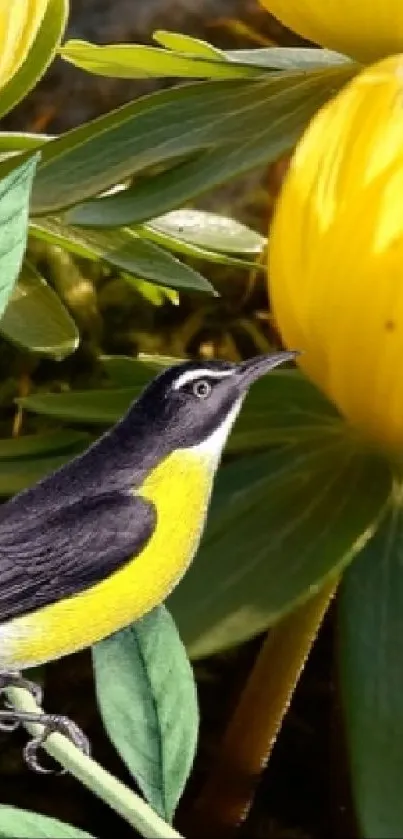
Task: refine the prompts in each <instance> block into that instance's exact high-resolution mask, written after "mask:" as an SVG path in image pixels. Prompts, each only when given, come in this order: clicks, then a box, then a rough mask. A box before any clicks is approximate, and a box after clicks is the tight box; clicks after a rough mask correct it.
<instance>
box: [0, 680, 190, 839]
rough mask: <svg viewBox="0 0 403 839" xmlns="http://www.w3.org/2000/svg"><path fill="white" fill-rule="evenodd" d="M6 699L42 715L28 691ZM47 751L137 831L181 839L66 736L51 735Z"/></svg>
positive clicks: (33, 729)
mask: <svg viewBox="0 0 403 839" xmlns="http://www.w3.org/2000/svg"><path fill="white" fill-rule="evenodd" d="M6 693H7V697H8V699H9V700H10V702H11V703H12V705H13V707H14V708H15V710H16V711H23V712H25V713H34V714H42V713H43V711H42V709H41V708H40V707H39V706H38V705H37V704H36V702H35V700H34V698H33V696H32V695H31V694H30V693H29V691H27V690H25V689H23V688H16V687H10V688H8V689H7V691H6ZM24 725H25V728H26V729H27V730H28V731H29V733H30V734H32V735H33V736H34V737H38V736H40V735H41V734H42V732H43V726H41V725H38V724H37V723H28V722H27V723H24ZM43 748H44V749H45V751H46V752H47V753H48V754H49V755H51V757H53V758H54V759H55V760H57V761H58V762H59V763H60V764H61V766H63V767H64V769H67V770H68V772H70V774H71V775H74V777H75V778H77V780H79V781H81V783H82V784H84V786H86V787H87V788H88V789H89V790H91V792H93V793H95V795H98V797H99V798H102V800H103V801H105V802H106V803H107V804H109V806H110V807H112V809H113V810H115V812H116V813H118V814H119V815H120V816H122V818H124V819H125V820H126V821H127V822H128V823H129V824H130V825H132V827H134V828H136V830H138V831H139V832H140V833H141V834H142V836H145V837H147V839H182V837H181V834H180V833H178V832H177V831H176V830H174V828H173V827H171V825H169V824H167V823H166V822H165V821H164V820H163V819H161V818H160V816H158V815H157V813H155V812H154V810H152V808H151V807H150V806H149V805H148V804H147V803H146V802H145V801H144V800H143V799H142V798H140V796H139V795H136V793H135V792H132V790H130V789H129V788H128V787H126V786H125V785H124V784H122V783H121V782H120V781H118V780H117V778H114V776H113V775H111V774H110V773H109V772H107V771H106V769H103V767H102V766H100V765H99V763H97V762H96V761H95V760H92V758H90V757H87V756H86V755H84V754H83V753H82V752H80V750H79V749H78V748H77V747H76V746H75V745H74V744H73V743H72V742H71V741H70V740H69V739H68V738H67V737H65V736H64V735H63V734H59V733H54V734H51V735H50V736H49V737H48V739H47V740H46V741H45V743H44V744H43Z"/></svg>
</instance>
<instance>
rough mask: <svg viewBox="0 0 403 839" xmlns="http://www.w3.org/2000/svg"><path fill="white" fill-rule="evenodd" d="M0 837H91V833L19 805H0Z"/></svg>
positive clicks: (73, 838)
mask: <svg viewBox="0 0 403 839" xmlns="http://www.w3.org/2000/svg"><path fill="white" fill-rule="evenodd" d="M0 837H4V839H10V837H18V839H91V834H90V833H86V831H84V830H79V828H78V827H73V825H72V824H66V823H65V822H60V821H59V820H58V819H51V818H49V816H42V814H40V813H33V812H31V811H30V810H19V809H18V808H17V807H7V806H6V805H5V804H1V805H0Z"/></svg>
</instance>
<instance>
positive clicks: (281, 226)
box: [269, 56, 403, 449]
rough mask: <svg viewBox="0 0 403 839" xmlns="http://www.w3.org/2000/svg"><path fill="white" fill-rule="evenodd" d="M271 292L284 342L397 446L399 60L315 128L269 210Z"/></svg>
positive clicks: (401, 253)
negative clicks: (270, 219)
mask: <svg viewBox="0 0 403 839" xmlns="http://www.w3.org/2000/svg"><path fill="white" fill-rule="evenodd" d="M269 276H270V296H271V300H272V305H273V313H274V316H275V319H276V321H277V323H278V326H279V329H280V331H281V333H282V335H283V338H284V341H285V343H286V345H288V346H289V347H290V348H293V349H299V350H303V351H304V355H302V356H301V360H300V364H301V366H302V368H303V369H304V370H305V371H306V373H307V375H308V376H309V377H310V378H311V379H312V380H313V381H314V382H315V383H316V384H317V385H319V387H321V388H322V389H323V390H324V391H325V393H326V394H327V395H328V396H329V398H330V399H331V400H332V401H333V402H334V403H335V404H336V405H337V406H338V408H339V410H340V411H341V412H342V413H343V414H344V415H345V416H346V417H347V418H348V419H349V420H350V421H351V423H352V424H354V425H355V426H357V427H358V428H360V429H361V431H362V432H363V433H364V434H365V435H366V436H367V437H368V438H369V439H371V440H375V441H377V443H379V444H381V446H383V447H385V446H386V447H390V446H392V447H398V448H399V449H402V448H403V56H394V57H392V58H388V59H384V60H383V61H381V62H379V63H378V64H375V65H373V66H372V67H369V68H367V69H365V70H364V71H362V72H361V73H360V74H359V75H358V76H356V77H355V79H354V80H353V81H352V82H350V83H349V84H348V85H347V86H346V87H345V88H344V89H343V91H342V92H341V93H340V94H339V95H338V96H337V97H336V98H335V99H333V100H332V101H331V102H330V103H329V104H327V105H326V106H325V107H324V108H322V109H321V111H319V112H318V114H317V115H316V117H315V118H314V119H313V121H312V122H311V124H310V126H309V127H308V129H307V131H306V132H305V134H304V136H303V138H302V140H301V141H300V143H299V145H298V146H297V149H296V152H295V154H294V156H293V158H292V161H291V165H290V168H289V171H288V173H287V175H286V178H285V181H284V184H283V189H282V192H281V194H280V198H279V201H278V204H277V207H276V211H275V215H274V219H273V224H272V228H271V235H270V247H269Z"/></svg>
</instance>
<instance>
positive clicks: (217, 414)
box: [137, 351, 298, 458]
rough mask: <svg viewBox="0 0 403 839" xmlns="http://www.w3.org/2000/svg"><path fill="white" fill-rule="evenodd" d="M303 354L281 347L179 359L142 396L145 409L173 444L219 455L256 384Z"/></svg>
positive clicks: (171, 446)
mask: <svg viewBox="0 0 403 839" xmlns="http://www.w3.org/2000/svg"><path fill="white" fill-rule="evenodd" d="M297 355H298V352H291V351H290V352H278V353H274V354H272V355H260V356H256V357H254V358H252V359H249V360H248V361H242V362H241V363H239V364H234V363H232V362H227V361H218V360H213V361H189V362H185V363H183V364H178V365H176V366H174V367H170V368H169V369H167V370H164V372H163V373H161V374H160V375H159V376H157V378H155V379H154V380H153V381H152V382H151V384H150V385H149V386H148V387H147V389H146V390H145V391H144V393H143V395H142V397H141V398H140V403H141V407H142V410H143V411H144V412H145V414H146V418H147V420H148V422H149V423H151V424H152V425H153V430H154V433H155V435H156V436H157V437H158V438H159V440H160V442H161V444H163V443H164V444H166V446H167V449H168V450H170V451H172V450H173V449H184V448H186V449H189V448H196V447H197V449H198V450H200V453H202V452H205V453H206V454H207V455H210V456H211V457H213V458H215V457H217V458H219V456H220V454H221V451H222V449H223V447H224V445H225V442H226V440H227V437H228V435H229V432H230V430H231V428H232V425H233V423H234V421H235V419H236V417H237V414H238V412H239V410H240V408H241V405H242V402H243V400H244V398H245V396H246V394H247V392H248V390H249V388H250V386H251V385H252V384H253V383H254V382H256V380H257V379H259V378H260V377H261V376H264V375H265V374H266V373H269V372H270V370H273V369H274V368H275V367H278V365H280V364H283V363H284V362H286V361H290V360H291V359H293V358H295V357H296V356H297ZM137 404H138V405H139V403H137ZM163 447H165V446H163Z"/></svg>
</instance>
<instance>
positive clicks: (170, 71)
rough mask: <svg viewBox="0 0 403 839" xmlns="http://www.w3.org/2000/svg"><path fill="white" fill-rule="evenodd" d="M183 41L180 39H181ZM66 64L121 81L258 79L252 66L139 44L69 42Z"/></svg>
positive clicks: (62, 52)
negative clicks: (103, 44)
mask: <svg viewBox="0 0 403 839" xmlns="http://www.w3.org/2000/svg"><path fill="white" fill-rule="evenodd" d="M179 37H180V36H179ZM60 55H61V56H62V58H64V60H65V61H69V62H70V63H71V64H74V66H75V67H80V68H81V69H82V70H86V71H87V72H88V73H94V74H96V75H99V76H107V77H108V78H119V79H144V78H161V77H164V76H167V77H171V78H172V77H176V78H184V79H195V78H200V79H237V78H238V79H239V78H248V77H252V78H253V77H256V76H257V75H259V73H260V70H257V69H256V68H255V67H253V65H252V64H250V63H245V64H244V65H242V64H241V63H240V62H235V61H228V59H227V58H226V57H225V56H224V57H221V56H220V55H219V54H215V55H214V56H212V55H210V56H207V55H206V53H205V52H204V53H203V54H202V53H201V52H200V51H199V55H196V54H195V53H193V54H192V52H190V51H189V52H188V53H182V52H179V51H178V52H176V51H173V50H171V49H161V48H160V47H145V46H140V45H138V44H111V45H108V46H98V45H97V44H90V43H89V42H88V41H79V40H71V41H67V43H66V44H64V46H63V47H61V49H60Z"/></svg>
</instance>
